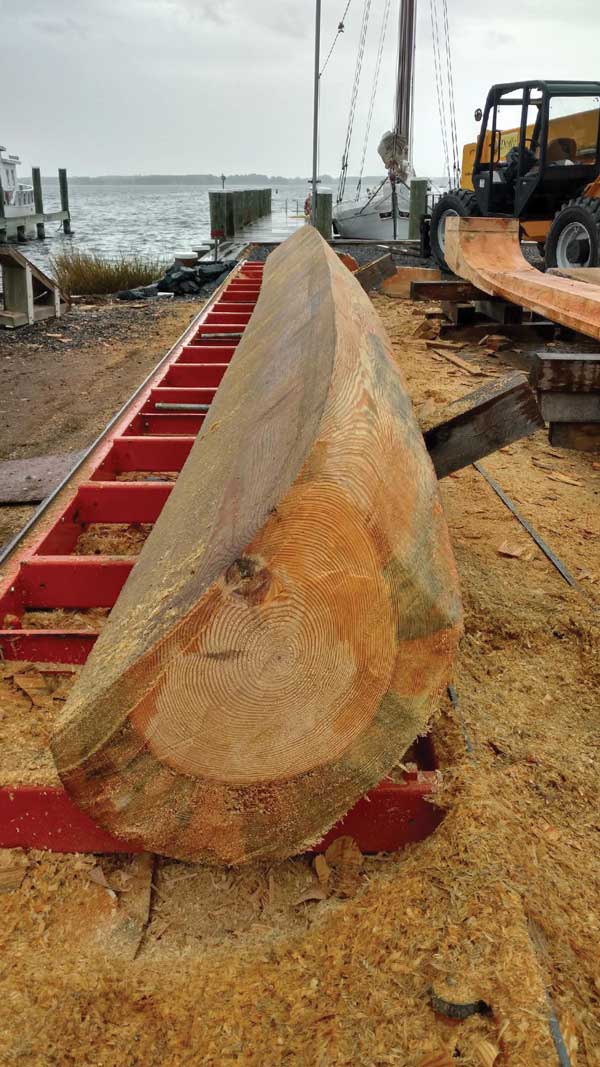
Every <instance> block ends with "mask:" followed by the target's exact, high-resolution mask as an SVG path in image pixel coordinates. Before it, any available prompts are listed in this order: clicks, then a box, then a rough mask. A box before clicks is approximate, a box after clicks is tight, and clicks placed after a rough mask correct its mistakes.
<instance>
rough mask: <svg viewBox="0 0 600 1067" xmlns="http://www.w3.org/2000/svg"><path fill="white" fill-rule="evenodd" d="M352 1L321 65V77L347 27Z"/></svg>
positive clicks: (347, 5) (346, 8) (347, 6)
mask: <svg viewBox="0 0 600 1067" xmlns="http://www.w3.org/2000/svg"><path fill="white" fill-rule="evenodd" d="M351 3H352V0H348V3H347V4H346V7H345V9H344V14H343V15H342V17H341V19H340V21H339V22H338V28H337V30H336V33H335V37H334V38H333V41H332V42H331V48H330V49H329V51H328V53H327V58H326V60H325V62H324V64H323V66H322V67H321V70H320V73H319V78H322V77H323V74H324V73H325V67H326V66H327V64H328V63H329V60H330V59H331V53H332V52H333V50H334V48H335V46H336V44H337V40H338V37H339V36H340V34H341V33H343V32H344V30H345V28H346V27H345V26H344V23H345V21H346V15H347V14H348V11H349V9H350V4H351Z"/></svg>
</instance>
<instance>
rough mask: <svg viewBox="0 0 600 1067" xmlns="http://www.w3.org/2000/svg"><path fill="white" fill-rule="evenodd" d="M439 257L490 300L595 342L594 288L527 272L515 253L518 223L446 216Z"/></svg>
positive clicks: (597, 300) (598, 334)
mask: <svg viewBox="0 0 600 1067" xmlns="http://www.w3.org/2000/svg"><path fill="white" fill-rule="evenodd" d="M445 255H446V261H447V263H448V266H449V267H450V269H451V270H453V271H454V273H455V274H458V275H459V276H460V277H461V278H465V279H467V281H470V282H472V284H473V285H476V286H477V287H478V288H479V289H482V290H483V291H484V292H486V293H488V294H489V295H490V296H500V297H502V298H503V299H504V300H510V301H512V302H513V303H514V304H519V305H520V306H521V307H525V308H529V310H530V311H535V312H537V314H538V315H543V316H545V317H546V318H548V319H551V321H552V322H558V323H560V324H561V325H563V326H568V327H569V328H570V329H572V330H578V331H579V332H580V333H584V334H587V335H588V336H589V337H594V338H596V340H600V287H598V286H595V285H590V284H589V283H588V282H582V281H575V280H574V279H573V278H561V277H557V276H556V275H548V274H542V273H541V271H539V270H536V269H535V267H532V266H531V264H530V263H528V261H527V260H526V259H525V257H524V255H523V253H522V251H521V244H520V241H519V220H518V219H504V218H502V219H501V218H468V219H467V218H459V217H458V216H455V217H450V218H448V219H447V220H446V244H445Z"/></svg>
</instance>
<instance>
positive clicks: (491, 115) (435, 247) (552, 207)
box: [430, 81, 600, 270]
mask: <svg viewBox="0 0 600 1067" xmlns="http://www.w3.org/2000/svg"><path fill="white" fill-rule="evenodd" d="M599 117H600V82H575V81H526V82H512V83H508V84H506V85H494V86H493V87H492V88H491V89H490V92H489V94H488V98H487V101H486V104H485V108H484V111H483V117H482V114H481V111H479V110H478V111H477V112H476V113H475V118H476V119H477V120H479V119H480V118H481V129H480V133H479V137H478V140H477V142H476V143H475V144H469V145H465V147H464V150H463V159H462V171H461V173H462V181H461V187H460V188H459V189H452V190H450V191H449V192H448V193H445V194H443V195H442V196H441V197H440V199H439V200H438V201H437V203H436V204H435V206H434V208H433V210H432V213H431V224H430V239H431V251H432V253H433V255H434V257H435V259H436V260H437V262H438V263H439V264H440V266H441V267H442V268H444V269H446V270H447V269H448V267H447V265H446V261H445V258H444V228H445V224H446V219H447V218H448V216H449V215H462V216H472V215H479V216H487V217H490V216H493V217H504V218H506V217H508V218H517V219H519V221H520V224H521V238H522V239H524V240H532V241H536V242H537V244H538V247H539V250H540V252H541V254H542V255H543V256H544V260H545V264H546V267H562V268H573V267H597V266H600V123H599ZM515 120H516V121H517V122H518V125H515Z"/></svg>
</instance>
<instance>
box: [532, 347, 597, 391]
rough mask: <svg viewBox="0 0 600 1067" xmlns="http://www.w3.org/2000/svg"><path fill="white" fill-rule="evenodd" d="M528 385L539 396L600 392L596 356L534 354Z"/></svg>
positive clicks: (581, 354) (582, 354)
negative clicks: (537, 392)
mask: <svg viewBox="0 0 600 1067" xmlns="http://www.w3.org/2000/svg"><path fill="white" fill-rule="evenodd" d="M531 384H532V385H533V386H535V388H536V389H538V390H539V391H540V392H546V391H553V392H559V393H593V392H600V353H590V354H588V353H581V352H578V353H573V354H572V355H571V354H570V353H566V352H536V353H535V355H534V357H533V368H532V372H531Z"/></svg>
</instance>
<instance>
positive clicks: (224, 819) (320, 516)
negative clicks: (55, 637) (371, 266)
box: [52, 226, 461, 863]
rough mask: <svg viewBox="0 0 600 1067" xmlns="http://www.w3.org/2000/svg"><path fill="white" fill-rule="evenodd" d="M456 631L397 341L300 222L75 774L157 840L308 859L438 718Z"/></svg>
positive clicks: (101, 691) (269, 268)
mask: <svg viewBox="0 0 600 1067" xmlns="http://www.w3.org/2000/svg"><path fill="white" fill-rule="evenodd" d="M460 629H461V605H460V596H459V590H458V580H457V575H456V569H455V565H454V560H453V556H452V551H451V548H450V543H449V538H448V533H447V529H446V523H445V518H444V515H443V512H442V508H441V504H440V500H439V496H438V488H437V482H436V478H435V474H434V471H433V467H432V464H431V461H430V459H429V456H428V455H427V452H426V449H425V445H424V442H423V438H422V435H421V432H420V430H419V428H418V426H417V423H416V421H415V418H414V415H413V411H412V406H411V402H410V399H409V397H408V394H407V392H406V388H405V385H404V382H403V380H402V377H401V374H400V372H399V370H398V368H397V366H396V365H395V363H394V361H393V358H392V355H391V346H390V341H389V340H388V337H387V335H386V333H385V330H384V329H383V326H382V324H381V322H380V320H379V318H378V316H377V315H376V313H375V311H374V309H373V307H372V304H371V302H370V301H369V299H368V297H367V296H366V294H365V293H364V292H363V290H362V289H361V287H360V286H359V285H358V283H357V282H356V281H355V280H354V279H353V277H352V275H351V274H350V273H349V272H348V270H347V269H346V267H345V266H344V265H343V264H342V263H340V261H339V260H338V258H337V256H336V255H335V253H333V252H332V251H331V250H330V249H329V248H328V246H327V244H326V243H325V242H324V241H323V240H322V238H321V237H320V236H319V235H318V233H317V232H316V231H315V230H314V229H313V228H312V227H309V226H306V227H303V228H302V229H301V230H299V231H298V232H297V233H295V234H294V235H293V236H292V237H290V238H289V239H288V240H287V241H286V242H285V243H284V244H283V245H281V246H280V247H279V248H278V250H277V251H276V252H274V253H273V254H272V255H271V256H270V257H269V259H268V261H267V264H266V268H265V274H264V280H263V285H262V289H261V294H260V297H259V300H258V304H257V306H256V309H255V311H254V313H253V315H252V318H251V321H250V323H249V325H248V327H247V329H246V331H245V334H244V336H243V338H242V340H241V342H240V344H239V347H238V349H237V351H236V354H235V357H234V359H233V360H232V362H231V365H230V367H229V368H228V370H227V372H226V374H225V376H224V378H223V380H222V383H221V385H220V387H219V390H218V393H217V395H216V397H215V400H214V402H213V404H212V406H211V409H210V412H209V415H208V417H207V419H206V421H205V423H204V425H203V427H202V431H201V433H200V435H199V437H198V439H197V441H196V443H195V445H194V447H193V449H192V451H191V453H190V456H189V458H188V461H187V463H186V465H185V467H184V468H183V471H182V473H181V475H180V477H179V479H178V480H177V482H176V484H175V486H174V489H173V491H172V493H171V496H170V498H169V500H168V502H167V504H166V505H165V507H164V509H163V511H162V513H161V515H160V518H159V520H158V522H157V523H156V526H155V527H154V529H153V530H152V532H151V533H150V536H149V537H148V539H147V540H146V542H145V544H144V546H143V549H142V552H141V554H140V557H139V560H138V562H137V563H136V565H135V567H134V569H133V571H132V573H131V576H130V577H129V579H128V581H127V583H126V585H125V587H124V589H123V591H122V593H121V596H120V598H119V600H118V602H117V604H116V606H115V608H114V609H113V611H112V613H111V616H110V618H109V620H108V622H107V624H106V626H105V627H104V629H103V631H102V633H101V635H100V637H99V639H98V642H97V644H96V646H95V649H94V651H93V652H92V654H91V656H90V658H89V660H88V662H87V664H86V666H85V668H84V669H83V671H82V673H81V676H80V678H79V679H78V681H77V683H76V684H75V686H74V688H73V690H72V692H71V694H70V696H69V699H68V701H67V704H66V707H65V712H64V715H63V716H62V718H61V719H60V721H59V723H58V726H57V729H56V732H55V735H54V738H53V742H52V748H53V753H54V757H55V760H56V764H57V768H58V771H59V774H60V776H61V778H62V781H63V782H64V784H65V786H66V788H67V790H68V792H69V793H70V794H71V796H72V797H73V798H74V799H75V800H76V802H77V803H78V804H80V806H81V807H82V808H84V809H85V810H86V811H87V812H88V813H89V814H90V815H91V816H92V817H93V818H94V819H95V820H96V821H97V822H98V823H99V824H100V825H101V826H104V827H106V828H108V829H110V830H112V831H113V832H114V833H116V834H118V835H120V836H123V837H125V838H128V839H130V840H132V841H135V842H138V843H142V844H143V845H144V847H145V848H146V849H148V850H149V851H155V852H159V853H164V854H166V855H171V856H175V857H180V858H187V859H197V860H204V861H209V862H215V863H238V862H243V861H245V860H249V859H253V858H261V857H269V858H271V857H282V856H287V855H291V854H293V853H295V852H298V851H301V850H302V849H303V848H305V847H306V846H308V845H310V844H312V843H314V842H315V841H317V840H319V839H320V838H321V837H322V835H323V833H324V832H325V831H326V830H327V829H328V828H329V827H330V826H331V825H333V824H334V823H335V822H336V821H337V819H338V818H339V817H340V816H341V815H342V814H344V813H345V812H346V811H347V810H348V809H349V808H350V807H351V806H352V804H353V803H354V802H355V801H356V800H357V799H358V798H359V797H360V796H361V795H362V794H364V793H365V792H366V791H367V790H368V789H369V788H371V787H372V786H373V785H375V784H376V783H377V782H378V781H379V780H380V779H381V778H382V777H383V776H384V775H385V774H386V773H387V771H388V770H389V769H390V768H391V767H392V766H393V765H394V763H396V762H397V760H398V759H399V758H400V757H401V755H402V753H403V752H404V751H405V750H406V748H407V747H408V746H409V745H410V744H411V742H412V741H413V740H414V739H415V737H416V736H417V735H418V734H420V733H422V732H423V731H424V730H425V728H426V726H427V723H428V722H429V719H430V717H431V714H432V712H433V710H434V709H435V707H436V705H437V701H438V697H439V694H440V692H441V690H442V689H443V686H444V685H445V683H446V682H447V680H448V676H449V672H450V668H451V663H452V658H453V655H454V651H455V648H456V644H457V641H458V637H459V634H460Z"/></svg>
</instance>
